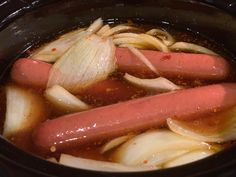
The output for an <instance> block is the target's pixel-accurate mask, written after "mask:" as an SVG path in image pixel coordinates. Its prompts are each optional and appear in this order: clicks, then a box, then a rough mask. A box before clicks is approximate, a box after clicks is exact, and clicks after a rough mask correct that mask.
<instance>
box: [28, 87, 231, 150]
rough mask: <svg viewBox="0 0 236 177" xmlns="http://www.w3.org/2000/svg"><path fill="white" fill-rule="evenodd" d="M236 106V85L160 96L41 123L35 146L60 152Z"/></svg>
mask: <svg viewBox="0 0 236 177" xmlns="http://www.w3.org/2000/svg"><path fill="white" fill-rule="evenodd" d="M235 104H236V84H231V83H228V84H215V85H209V86H203V87H196V88H191V89H184V90H179V91H175V92H169V93H164V94H159V95H155V96H149V97H144V98H140V99H135V100H130V101H127V102H122V103H117V104H113V105H109V106H104V107H100V108H95V109H92V110H89V111H84V112H80V113H75V114H70V115H65V116H62V117H59V118H56V119H53V120H48V121H46V122H44V123H42V124H41V125H40V126H39V127H38V128H37V129H36V130H35V132H34V136H33V141H34V143H35V144H36V145H37V146H38V147H40V148H41V149H44V150H49V149H50V148H51V147H53V146H55V148H56V149H57V150H59V151H61V150H64V149H67V148H71V147H74V146H80V145H83V144H86V143H91V142H96V141H101V140H105V139H109V138H113V137H116V136H120V135H123V134H126V133H129V132H133V131H139V130H146V129H149V128H152V127H156V126H160V125H164V124H165V120H166V119H167V118H170V117H171V118H173V119H194V118H197V117H201V116H210V115H212V114H215V113H216V112H218V111H221V110H224V109H226V108H229V107H231V106H234V105H235Z"/></svg>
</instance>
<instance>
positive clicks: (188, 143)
mask: <svg viewBox="0 0 236 177" xmlns="http://www.w3.org/2000/svg"><path fill="white" fill-rule="evenodd" d="M209 147H210V145H209V144H207V143H203V142H200V141H196V140H192V139H189V138H185V137H183V136H180V135H178V134H175V133H173V132H171V131H167V130H156V131H149V132H146V133H142V134H140V135H138V136H136V137H134V138H132V139H130V140H128V141H127V142H126V143H124V144H123V145H121V146H120V147H118V148H117V150H116V151H115V152H114V154H113V159H114V161H115V162H118V163H121V164H124V165H134V166H136V165H138V166H139V165H145V162H146V161H147V160H148V159H152V160H151V161H150V162H154V164H150V162H149V163H148V165H151V166H155V165H160V164H159V163H158V162H161V163H164V162H167V161H169V160H171V159H172V158H173V157H175V156H178V155H180V154H181V153H183V152H186V151H192V150H196V149H208V148H209ZM163 152H164V154H166V158H165V156H163V155H162V153H163ZM168 152H169V153H168ZM167 154H168V155H167ZM153 157H155V158H157V159H156V160H155V159H153ZM159 157H160V159H161V161H159ZM156 163H158V164H156Z"/></svg>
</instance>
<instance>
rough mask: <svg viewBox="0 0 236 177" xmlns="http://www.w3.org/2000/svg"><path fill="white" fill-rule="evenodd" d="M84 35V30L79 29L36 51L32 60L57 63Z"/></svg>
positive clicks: (32, 55)
mask: <svg viewBox="0 0 236 177" xmlns="http://www.w3.org/2000/svg"><path fill="white" fill-rule="evenodd" d="M83 34H84V29H78V30H75V31H72V32H70V33H67V34H65V35H63V36H61V37H59V39H57V40H55V41H53V42H50V43H48V44H46V45H44V46H42V47H40V48H39V49H37V50H36V51H34V52H33V53H32V54H31V56H30V58H33V59H35V60H40V61H45V62H55V61H56V60H57V59H58V58H60V57H61V56H62V55H63V54H64V53H65V52H66V51H67V50H68V49H69V48H70V47H71V46H72V45H74V44H75V43H76V41H78V40H79V39H80V38H81V37H82V36H83Z"/></svg>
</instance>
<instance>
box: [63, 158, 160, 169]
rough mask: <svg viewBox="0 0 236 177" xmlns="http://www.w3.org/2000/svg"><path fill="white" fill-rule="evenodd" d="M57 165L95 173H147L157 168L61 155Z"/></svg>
mask: <svg viewBox="0 0 236 177" xmlns="http://www.w3.org/2000/svg"><path fill="white" fill-rule="evenodd" d="M59 163H60V164H62V165H66V166H70V167H75V168H80V169H86V170H95V171H106V172H132V171H133V172H135V171H147V170H154V169H155V170H156V169H158V167H132V166H126V165H122V164H118V163H112V162H103V161H97V160H90V159H84V158H80V157H74V156H72V155H68V154H61V157H60V160H59Z"/></svg>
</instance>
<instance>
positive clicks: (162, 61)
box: [116, 48, 230, 80]
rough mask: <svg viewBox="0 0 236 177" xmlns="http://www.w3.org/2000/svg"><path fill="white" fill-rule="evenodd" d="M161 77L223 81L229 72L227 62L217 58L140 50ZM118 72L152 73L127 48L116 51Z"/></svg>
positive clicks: (204, 55)
mask: <svg viewBox="0 0 236 177" xmlns="http://www.w3.org/2000/svg"><path fill="white" fill-rule="evenodd" d="M140 52H141V53H143V55H144V56H146V57H147V58H148V60H149V61H150V62H151V63H152V64H153V66H154V67H155V68H156V69H157V71H158V72H159V73H160V75H161V76H164V77H178V78H186V79H207V80H221V79H225V78H226V77H227V76H228V74H229V71H230V67H229V65H228V63H227V61H226V60H225V59H224V58H222V57H219V56H213V55H206V54H193V53H165V52H158V51H152V50H140ZM116 58H117V65H118V68H119V70H121V71H124V72H127V71H129V73H133V74H136V73H141V74H144V75H152V74H153V73H152V71H151V70H150V69H149V68H148V67H147V66H146V65H145V64H143V63H142V62H141V61H140V60H139V59H138V58H137V57H136V56H135V55H134V54H133V53H131V51H129V50H127V48H117V49H116Z"/></svg>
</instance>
